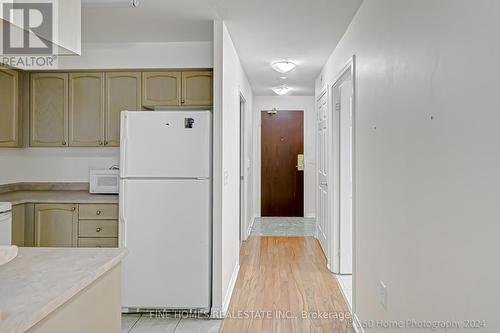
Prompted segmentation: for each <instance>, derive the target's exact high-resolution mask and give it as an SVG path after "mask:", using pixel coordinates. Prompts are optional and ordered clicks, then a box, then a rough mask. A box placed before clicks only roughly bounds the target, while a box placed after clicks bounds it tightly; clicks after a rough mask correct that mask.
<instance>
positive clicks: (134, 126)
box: [120, 111, 212, 178]
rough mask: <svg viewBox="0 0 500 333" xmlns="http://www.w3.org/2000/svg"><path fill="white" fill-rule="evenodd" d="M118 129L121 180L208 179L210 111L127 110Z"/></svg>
mask: <svg viewBox="0 0 500 333" xmlns="http://www.w3.org/2000/svg"><path fill="white" fill-rule="evenodd" d="M121 126H122V129H121V130H122V132H121V133H122V137H121V146H120V147H121V148H120V149H121V150H120V155H121V157H120V158H121V163H120V169H121V178H208V177H210V171H211V170H210V164H211V158H210V156H211V137H212V132H211V113H210V111H194V112H193V111H190V112H187V111H154V112H141V111H135V112H129V111H127V112H122V119H121Z"/></svg>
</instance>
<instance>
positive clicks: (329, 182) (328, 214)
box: [314, 87, 335, 271]
mask: <svg viewBox="0 0 500 333" xmlns="http://www.w3.org/2000/svg"><path fill="white" fill-rule="evenodd" d="M329 94H330V89H328V87H326V88H324V89H323V90H321V92H320V93H319V94H318V96H316V98H315V100H314V101H315V115H316V116H315V118H314V119H315V125H316V126H315V133H314V135H315V136H316V140H315V141H316V142H315V143H316V147H315V149H316V167H315V170H314V172H315V175H314V185H315V186H314V194H315V196H316V214H315V215H316V216H315V218H316V232H315V237H316V239H317V240H318V241H319V243H320V245H321V248H322V250H323V254H324V255H325V257H326V266H327V268H328V269H329V270H330V271H331V269H332V260H333V259H332V258H334V257H333V256H332V251H331V248H332V239H331V238H332V232H331V230H332V226H331V216H332V205H331V204H330V203H331V200H332V193H331V191H330V190H329V191H328V199H329V200H328V202H327V205H326V207H325V209H326V213H325V216H326V222H325V230H322V228H321V225H320V223H319V221H318V219H319V217H320V213H319V212H320V195H319V188H320V178H319V169H320V163H321V160H320V149H319V148H320V147H319V138H318V134H319V131H318V117H319V108H318V102H319V100H320V99H322V98H323V97H324V96H325V95H326V101H327V103H326V112H327V114H328V119H327V121H328V127H329V128H328V132H327V134H328V136H327V138H326V144H327V147H326V151H327V152H328V154H327V156H325V158H326V161H325V163H326V170H327V175H326V183H327V186H330V188H333V186H332V185H335V183H334V182H333V177H332V172H331V171H330V170H331V166H332V154H330V152H331V149H332V147H331V146H332V140H331V137H332V116H331V109H332V108H331V99H330V96H329ZM320 232H322V233H323V234H324V235H325V241H326V244H323V241H322V237H321V235H320Z"/></svg>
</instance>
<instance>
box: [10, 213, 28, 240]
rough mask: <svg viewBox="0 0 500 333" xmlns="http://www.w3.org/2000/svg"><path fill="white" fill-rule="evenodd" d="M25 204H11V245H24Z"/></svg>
mask: <svg viewBox="0 0 500 333" xmlns="http://www.w3.org/2000/svg"><path fill="white" fill-rule="evenodd" d="M25 215H26V214H25V205H16V206H12V245H16V246H24V227H25V220H26V219H25Z"/></svg>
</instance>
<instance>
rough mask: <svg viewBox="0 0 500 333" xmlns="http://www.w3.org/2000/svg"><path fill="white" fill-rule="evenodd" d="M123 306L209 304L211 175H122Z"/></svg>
mask: <svg viewBox="0 0 500 333" xmlns="http://www.w3.org/2000/svg"><path fill="white" fill-rule="evenodd" d="M120 185H121V188H120V191H121V192H120V196H121V197H120V200H121V202H120V204H121V213H120V245H121V246H122V247H126V248H127V249H128V250H129V253H128V255H127V256H126V257H125V259H124V261H123V307H124V308H149V309H207V308H209V307H210V303H211V240H210V234H211V227H210V225H211V212H210V181H209V180H122V182H121V184H120Z"/></svg>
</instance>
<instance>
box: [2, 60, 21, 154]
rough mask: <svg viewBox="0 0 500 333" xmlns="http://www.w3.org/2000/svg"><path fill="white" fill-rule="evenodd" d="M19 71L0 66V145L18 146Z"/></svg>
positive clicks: (19, 141) (19, 139)
mask: <svg viewBox="0 0 500 333" xmlns="http://www.w3.org/2000/svg"><path fill="white" fill-rule="evenodd" d="M19 96H20V92H19V73H18V72H16V71H13V70H10V69H7V68H0V147H19V146H20V145H21V135H20V128H21V127H20V125H21V121H20V113H19V110H20V108H19V104H20V103H19V101H20V98H19Z"/></svg>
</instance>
